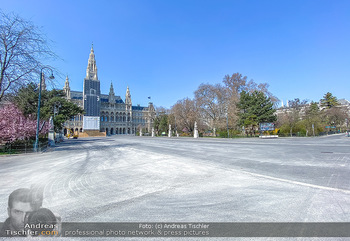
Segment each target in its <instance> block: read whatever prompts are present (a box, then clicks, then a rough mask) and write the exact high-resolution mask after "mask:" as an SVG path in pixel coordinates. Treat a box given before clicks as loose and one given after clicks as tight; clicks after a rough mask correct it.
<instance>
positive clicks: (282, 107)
mask: <svg viewBox="0 0 350 241" xmlns="http://www.w3.org/2000/svg"><path fill="white" fill-rule="evenodd" d="M281 107H282V108H283V107H284V105H283V100H282V103H281Z"/></svg>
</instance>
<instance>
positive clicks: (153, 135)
mask: <svg viewBox="0 0 350 241" xmlns="http://www.w3.org/2000/svg"><path fill="white" fill-rule="evenodd" d="M152 137H154V128H153V127H152Z"/></svg>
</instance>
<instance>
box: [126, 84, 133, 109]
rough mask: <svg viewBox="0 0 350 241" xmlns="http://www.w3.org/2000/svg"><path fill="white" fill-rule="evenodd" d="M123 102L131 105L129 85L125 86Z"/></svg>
mask: <svg viewBox="0 0 350 241" xmlns="http://www.w3.org/2000/svg"><path fill="white" fill-rule="evenodd" d="M125 104H127V105H131V104H132V103H131V95H130V90H129V86H128V87H127V88H126V94H125Z"/></svg>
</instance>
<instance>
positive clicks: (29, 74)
mask: <svg viewBox="0 0 350 241" xmlns="http://www.w3.org/2000/svg"><path fill="white" fill-rule="evenodd" d="M0 17H1V21H0V101H1V99H2V98H3V97H4V95H5V93H10V92H13V91H15V90H17V89H18V88H19V87H21V86H22V85H23V84H27V83H29V82H32V81H33V82H38V79H39V77H38V75H39V73H40V69H41V68H42V67H43V64H42V61H43V60H48V59H50V58H51V59H55V58H57V56H56V55H55V54H54V53H53V52H52V51H51V49H50V47H49V44H48V41H47V39H46V38H45V36H44V35H43V34H42V33H41V31H40V30H39V29H38V28H37V27H36V26H34V25H33V23H32V22H30V21H27V20H24V19H22V18H21V17H19V16H18V15H16V14H13V13H11V14H5V13H3V12H1V13H0ZM35 80H37V81H35Z"/></svg>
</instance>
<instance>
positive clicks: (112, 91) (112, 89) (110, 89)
mask: <svg viewBox="0 0 350 241" xmlns="http://www.w3.org/2000/svg"><path fill="white" fill-rule="evenodd" d="M111 93H112V94H113V95H114V88H113V83H112V80H111V87H110V88H109V94H110V95H111Z"/></svg>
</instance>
